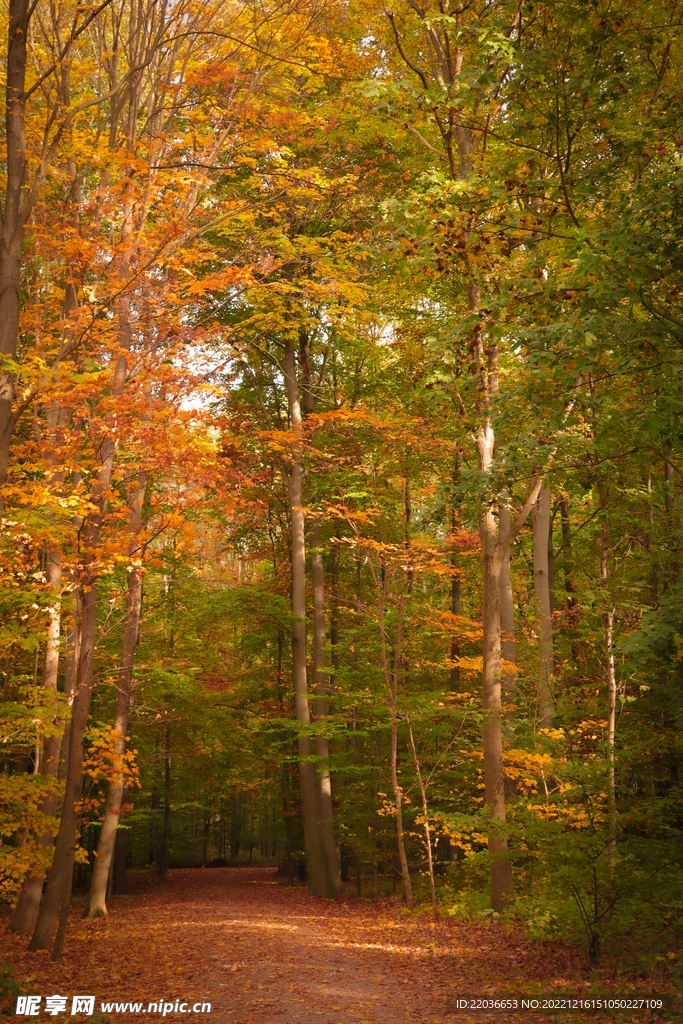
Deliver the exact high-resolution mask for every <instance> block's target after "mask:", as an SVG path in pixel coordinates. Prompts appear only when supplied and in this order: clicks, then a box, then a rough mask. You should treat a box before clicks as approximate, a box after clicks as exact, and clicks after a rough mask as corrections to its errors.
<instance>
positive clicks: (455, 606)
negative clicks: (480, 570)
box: [450, 461, 462, 693]
mask: <svg viewBox="0 0 683 1024" xmlns="http://www.w3.org/2000/svg"><path fill="white" fill-rule="evenodd" d="M457 473H458V463H457V461H456V464H455V469H454V472H453V477H454V482H455V478H456V476H457ZM457 525H458V511H457V509H456V507H455V505H454V506H453V508H452V509H451V542H452V545H453V546H452V548H451V614H452V615H454V616H460V615H461V614H462V593H461V587H460V565H459V561H460V560H459V558H458V551H457V548H456V546H455V537H456V528H457ZM459 658H460V641H459V639H458V635H457V633H455V632H454V633H453V638H452V640H451V673H450V683H451V693H457V692H458V691H459V689H460V664H459Z"/></svg>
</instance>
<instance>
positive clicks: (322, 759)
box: [311, 521, 341, 892]
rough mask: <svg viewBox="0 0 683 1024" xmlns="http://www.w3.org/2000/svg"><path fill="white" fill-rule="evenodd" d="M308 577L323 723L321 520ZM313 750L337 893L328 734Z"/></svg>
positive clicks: (317, 701) (317, 697) (314, 532)
mask: <svg viewBox="0 0 683 1024" xmlns="http://www.w3.org/2000/svg"><path fill="white" fill-rule="evenodd" d="M311 539H312V549H313V550H312V553H311V578H312V582H313V665H314V673H315V686H314V690H315V705H314V707H315V717H316V721H318V722H324V720H325V718H326V717H327V715H328V711H329V708H328V703H329V702H328V685H327V679H326V676H325V574H324V569H323V555H322V550H321V544H322V538H321V535H320V523H319V522H317V521H316V522H315V523H314V524H313V528H312V531H311ZM315 753H316V757H317V760H318V798H319V800H320V821H321V827H322V832H323V843H324V844H325V853H326V855H327V865H328V868H329V872H330V878H331V879H332V885H333V887H334V889H335V891H336V892H339V891H340V890H341V878H340V875H339V849H338V847H337V840H336V837H335V834H334V809H333V806H332V784H331V780H330V750H329V744H328V740H327V736H321V735H320V734H318V735H317V736H316V737H315Z"/></svg>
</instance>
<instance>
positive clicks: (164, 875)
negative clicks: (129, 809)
mask: <svg viewBox="0 0 683 1024" xmlns="http://www.w3.org/2000/svg"><path fill="white" fill-rule="evenodd" d="M170 866H171V727H170V725H167V726H166V742H165V745H164V824H163V832H162V835H161V853H160V856H159V875H160V877H161V881H162V882H166V881H168V870H169V868H170Z"/></svg>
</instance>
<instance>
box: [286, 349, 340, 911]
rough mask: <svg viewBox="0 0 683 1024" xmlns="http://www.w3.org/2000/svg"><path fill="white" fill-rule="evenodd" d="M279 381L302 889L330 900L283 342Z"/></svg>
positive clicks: (297, 426)
mask: <svg viewBox="0 0 683 1024" xmlns="http://www.w3.org/2000/svg"><path fill="white" fill-rule="evenodd" d="M285 377H286V381H287V395H288V399H289V413H290V420H291V425H292V431H293V432H294V437H295V440H294V443H293V444H292V448H291V464H290V466H289V468H288V472H287V485H288V486H287V491H288V498H289V514H290V522H291V537H292V540H291V544H292V616H293V622H292V675H293V681H294V708H295V714H296V719H297V722H298V723H299V725H300V726H303V729H302V730H301V731H300V733H299V739H298V746H299V784H300V787H301V812H302V816H303V825H304V844H305V848H306V863H307V867H308V884H309V889H310V891H311V893H312V894H313V895H316V896H326V897H333V896H334V894H335V893H334V886H333V884H332V879H331V877H330V872H329V867H328V863H327V854H326V852H325V844H324V841H323V831H322V828H321V820H320V817H321V816H320V808H319V800H318V787H317V783H316V777H315V768H314V765H313V762H312V760H311V756H312V750H311V740H310V736H309V735H307V731H306V732H305V731H304V730H307V727H308V725H309V724H310V712H309V707H308V682H307V677H306V541H305V521H304V510H303V506H302V489H303V465H302V461H301V458H302V452H301V443H302V420H301V407H300V404H299V388H298V384H297V379H296V361H295V353H294V346H293V344H292V342H291V341H290V340H289V339H287V340H286V342H285Z"/></svg>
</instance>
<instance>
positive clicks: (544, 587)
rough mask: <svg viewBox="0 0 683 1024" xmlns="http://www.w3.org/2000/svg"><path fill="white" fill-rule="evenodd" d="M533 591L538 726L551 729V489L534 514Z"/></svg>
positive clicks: (546, 489) (544, 493) (539, 500)
mask: <svg viewBox="0 0 683 1024" xmlns="http://www.w3.org/2000/svg"><path fill="white" fill-rule="evenodd" d="M533 525H534V591H535V594H536V610H537V614H538V655H539V659H538V660H539V672H538V706H539V707H538V710H539V716H538V717H539V725H540V726H541V728H544V729H549V728H550V727H551V726H552V721H553V711H554V708H553V699H552V691H553V676H554V668H555V665H554V658H553V619H552V613H551V609H550V576H549V572H548V535H549V531H550V488H549V487H548V486H547V484H544V485H543V487H541V490H540V492H539V495H538V498H537V500H536V505H535V507H534V513H533Z"/></svg>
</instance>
